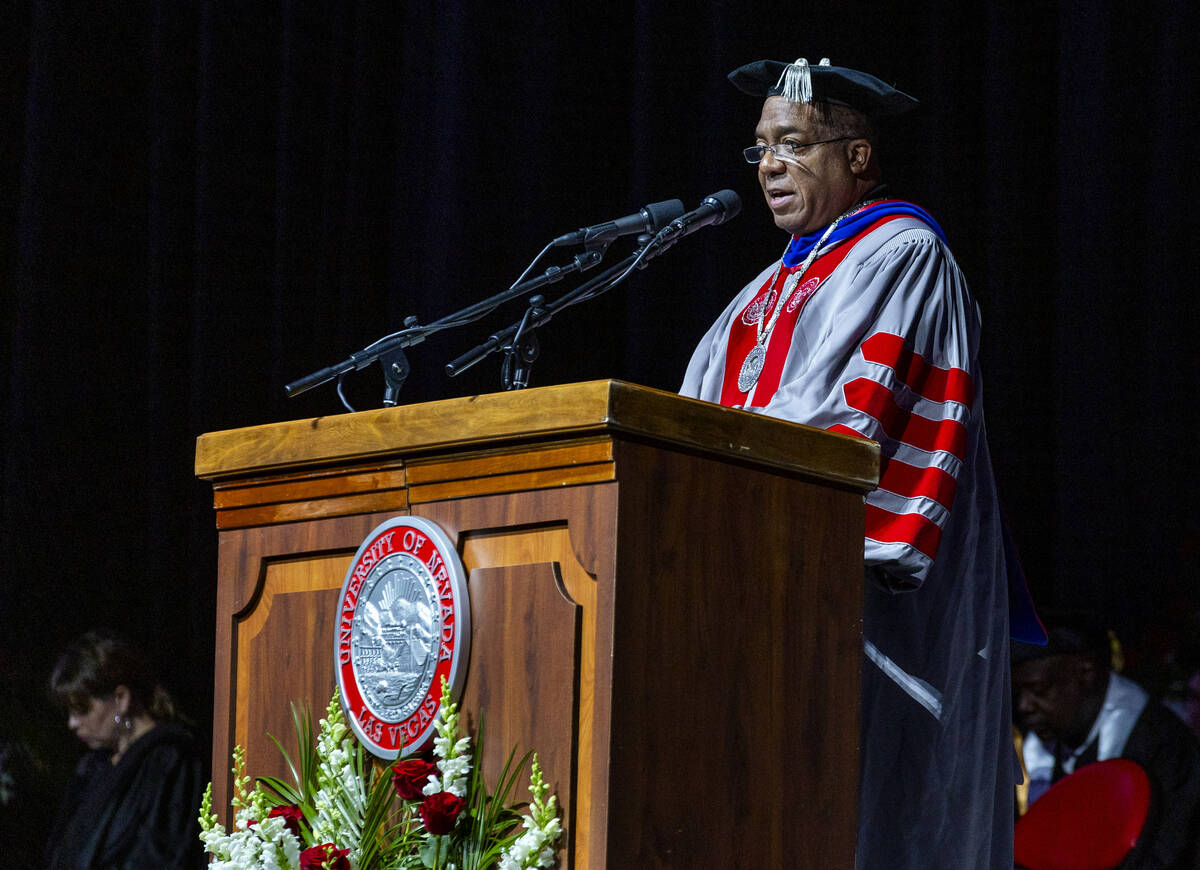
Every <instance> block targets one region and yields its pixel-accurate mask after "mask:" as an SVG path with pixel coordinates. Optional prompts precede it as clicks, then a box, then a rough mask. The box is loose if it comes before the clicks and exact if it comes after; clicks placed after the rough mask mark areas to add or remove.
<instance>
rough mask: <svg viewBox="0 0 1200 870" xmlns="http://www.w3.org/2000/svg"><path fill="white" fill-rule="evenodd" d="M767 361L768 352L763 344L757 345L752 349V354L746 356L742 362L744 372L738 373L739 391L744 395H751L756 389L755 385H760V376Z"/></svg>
mask: <svg viewBox="0 0 1200 870" xmlns="http://www.w3.org/2000/svg"><path fill="white" fill-rule="evenodd" d="M766 361H767V351H766V350H765V349H764V348H763V346H762V345H761V344H755V345H754V347H752V348H751V349H750V353H748V354H746V359H745V360H744V361H743V362H742V370H741V371H740V372H738V381H737V385H738V389H739V390H741V391H742V392H743V393H749V392H750V391H751V390H752V389H754V385H755V384H757V383H758V376H759V375H761V374H762V370H763V364H764V363H765V362H766Z"/></svg>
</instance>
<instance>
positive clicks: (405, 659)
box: [333, 517, 471, 760]
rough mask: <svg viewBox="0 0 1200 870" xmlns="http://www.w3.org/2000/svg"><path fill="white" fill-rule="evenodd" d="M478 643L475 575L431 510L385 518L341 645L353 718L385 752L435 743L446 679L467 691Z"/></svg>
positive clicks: (358, 581)
mask: <svg viewBox="0 0 1200 870" xmlns="http://www.w3.org/2000/svg"><path fill="white" fill-rule="evenodd" d="M470 646H471V611H470V602H469V599H468V597H467V577H466V571H465V570H464V569H463V565H462V560H461V559H459V557H458V553H457V551H456V550H455V549H454V544H453V542H452V541H451V540H450V537H449V536H448V535H447V534H446V533H445V532H444V531H442V529H441V528H440V527H439V526H438V525H437V524H436V523H434V522H432V521H430V520H427V519H425V518H423V517H397V518H395V519H390V520H388V521H387V522H385V523H383V524H381V525H379V526H378V527H376V528H375V529H374V530H373V531H372V532H371V533H370V534H369V535H367V537H366V539H365V540H364V541H363V542H362V546H360V547H359V548H358V552H357V553H355V555H354V561H353V562H351V563H350V568H349V570H348V571H347V572H346V579H345V581H344V582H343V583H342V591H341V594H340V595H339V596H338V607H337V622H336V626H335V629H334V640H333V654H334V667H335V670H336V672H337V681H338V689H339V690H340V692H341V696H342V706H343V707H344V708H345V711H346V719H347V721H348V722H349V724H350V727H351V728H352V729H353V731H354V733H355V735H356V736H357V737H358V739H359V740H360V741H361V742H362V744H363V745H364V746H366V747H367V749H368V750H369V751H370V752H371V753H372V754H373V755H376V756H378V757H379V758H384V759H388V760H390V759H394V758H396V757H397V756H398V755H401V754H408V753H410V752H417V751H420V750H423V749H427V748H428V747H429V746H430V745H432V743H433V737H434V733H435V730H434V723H435V719H436V717H437V711H438V706H439V704H440V703H441V685H442V679H443V678H444V679H445V680H446V682H447V683H448V684H449V686H450V691H451V694H452V696H454V697H456V698H457V697H458V694H459V690H460V689H461V683H462V680H463V677H464V676H465V674H466V665H467V659H468V657H469V655H470Z"/></svg>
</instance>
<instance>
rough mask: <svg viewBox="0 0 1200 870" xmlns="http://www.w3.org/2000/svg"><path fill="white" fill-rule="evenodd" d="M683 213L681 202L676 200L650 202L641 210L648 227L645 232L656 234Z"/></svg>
mask: <svg viewBox="0 0 1200 870" xmlns="http://www.w3.org/2000/svg"><path fill="white" fill-rule="evenodd" d="M683 212H684V208H683V202H682V201H680V200H678V199H668V200H666V201H664V202H652V203H650V205H648V206H646V207H645V208H644V209H642V213H643V214H644V215H645V217H646V220H647V221H648V222H649V224H650V225H649V226H648V227H647V228H646V232H650V233H656V232H658V231H659V230H661V229H662V228H663V227H665V226H666V225H667V224H669V223H670V222H671V221H673V220H675V218H677V217H679V216H680V215H682V214H683Z"/></svg>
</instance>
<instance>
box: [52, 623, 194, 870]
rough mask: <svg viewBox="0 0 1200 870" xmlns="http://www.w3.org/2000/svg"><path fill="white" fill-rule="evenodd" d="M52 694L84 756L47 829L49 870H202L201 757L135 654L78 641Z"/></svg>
mask: <svg viewBox="0 0 1200 870" xmlns="http://www.w3.org/2000/svg"><path fill="white" fill-rule="evenodd" d="M50 694H51V696H52V698H53V699H54V700H55V701H56V702H57V703H58V704H59V705H60V706H61V707H63V708H64V709H65V710H66V711H67V727H69V728H70V729H71V730H72V731H74V732H75V735H76V736H77V737H78V738H79V739H80V740H82V741H83V742H84V743H86V744H87V746H88V748H89V749H90V750H91V751H90V752H88V753H87V754H86V755H84V757H83V758H82V759H81V760H80V762H79V765H78V767H76V769H75V776H74V777H73V779H72V780H71V783H70V785H69V786H68V788H67V793H66V795H65V796H64V798H63V803H62V806H61V808H60V809H59V813H58V817H57V819H56V820H55V822H54V825H53V827H52V828H51V831H50V837H49V840H48V841H47V844H46V864H47V866H48V867H49V868H50V870H60V868H61V870H67V868H72V870H74V868H79V870H82V868H104V870H108V868H112V870H150V868H153V870H162V868H166V870H175V868H192V867H203V866H204V854H203V848H202V846H201V845H200V840H199V835H200V831H199V824H198V822H197V820H196V819H197V815H198V813H199V807H200V798H201V796H202V795H203V793H204V786H205V784H206V783H207V782H208V778H209V777H208V769H207V764H206V763H205V757H206V753H205V752H204V749H203V747H202V746H201V745H200V742H199V741H198V740H197V739H196V735H195V733H194V732H193V731H192V730H191V729H190V728H188V727H186V726H185V725H184V724H182V723H181V722H179V721H178V719H177V716H176V713H175V707H174V704H173V703H172V702H171V698H170V696H169V695H167V693H166V692H165V691H164V690H163V688H162V687H161V686H159V685H158V683H157V682H156V681H155V680H154V678H153V676H152V675H151V672H150V669H149V668H148V667H147V665H146V663H145V661H144V660H143V658H142V657H141V655H140V654H139V653H138V652H137V650H135V649H134V648H133V647H132V646H130V645H129V644H128V643H126V642H125V641H123V640H121V639H120V638H117V637H115V636H113V635H109V634H104V633H100V632H89V633H88V634H85V635H84V636H83V637H81V638H79V639H78V640H77V641H75V642H74V643H73V644H71V646H69V647H68V648H67V649H66V651H65V652H64V653H63V654H62V656H61V657H60V658H59V660H58V663H57V664H56V665H55V667H54V671H53V673H52V675H51V677H50Z"/></svg>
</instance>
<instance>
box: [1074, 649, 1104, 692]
mask: <svg viewBox="0 0 1200 870" xmlns="http://www.w3.org/2000/svg"><path fill="white" fill-rule="evenodd" d="M1107 673H1108V672H1107V671H1101V669H1100V665H1099V664H1097V663H1096V662H1095V661H1094V660H1093V659H1091V658H1090V657H1088V656H1080V657H1079V658H1078V659H1077V660H1076V662H1075V674H1076V677H1077V678H1078V679H1079V681H1080V682H1081V683H1083V685H1085V686H1087V687H1088V688H1089V689H1090V688H1092V687H1094V686H1095V685H1096V684H1097V683H1099V682H1100V680H1101V679H1102V678H1103V677H1104V676H1106V675H1107Z"/></svg>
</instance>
